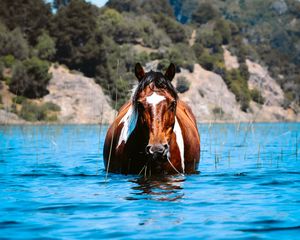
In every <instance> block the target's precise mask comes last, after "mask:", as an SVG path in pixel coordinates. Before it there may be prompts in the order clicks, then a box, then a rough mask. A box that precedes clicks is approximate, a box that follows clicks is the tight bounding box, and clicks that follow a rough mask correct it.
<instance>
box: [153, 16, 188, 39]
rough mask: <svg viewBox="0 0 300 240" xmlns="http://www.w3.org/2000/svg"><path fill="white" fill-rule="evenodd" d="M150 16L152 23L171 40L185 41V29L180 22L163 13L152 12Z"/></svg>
mask: <svg viewBox="0 0 300 240" xmlns="http://www.w3.org/2000/svg"><path fill="white" fill-rule="evenodd" d="M152 18H153V21H154V23H155V24H156V25H157V26H158V27H159V28H161V29H163V30H164V31H165V32H166V33H167V35H168V36H169V37H170V38H171V40H172V42H174V43H179V42H187V33H186V29H185V27H184V26H183V25H182V24H180V23H179V22H177V21H176V20H174V19H173V18H171V17H168V16H165V15H163V14H154V15H152Z"/></svg>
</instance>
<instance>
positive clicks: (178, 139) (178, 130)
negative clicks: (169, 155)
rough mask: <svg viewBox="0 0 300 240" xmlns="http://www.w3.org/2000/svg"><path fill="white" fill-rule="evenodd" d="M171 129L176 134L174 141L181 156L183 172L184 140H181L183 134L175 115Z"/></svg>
mask: <svg viewBox="0 0 300 240" xmlns="http://www.w3.org/2000/svg"><path fill="white" fill-rule="evenodd" d="M173 131H174V133H175V135H176V142H177V145H178V148H179V152H180V158H181V167H182V171H183V173H184V142H183V136H182V132H181V128H180V125H179V123H178V120H177V117H175V125H174V130H173Z"/></svg>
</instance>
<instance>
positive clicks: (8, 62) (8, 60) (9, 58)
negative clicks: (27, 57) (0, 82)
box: [2, 55, 16, 68]
mask: <svg viewBox="0 0 300 240" xmlns="http://www.w3.org/2000/svg"><path fill="white" fill-rule="evenodd" d="M2 61H3V64H4V66H5V67H7V68H11V67H12V66H13V65H14V63H15V61H16V60H15V57H14V56H13V55H6V56H4V57H3V58H2Z"/></svg>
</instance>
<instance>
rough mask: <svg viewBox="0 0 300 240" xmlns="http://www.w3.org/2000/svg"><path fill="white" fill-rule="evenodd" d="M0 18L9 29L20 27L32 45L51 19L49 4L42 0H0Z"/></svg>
mask: <svg viewBox="0 0 300 240" xmlns="http://www.w3.org/2000/svg"><path fill="white" fill-rule="evenodd" d="M0 20H1V22H3V23H4V24H5V25H6V26H7V28H8V29H9V30H13V29H16V28H20V30H21V32H22V33H24V34H25V36H26V39H27V40H28V41H29V43H30V44H32V45H34V44H35V43H36V40H37V38H38V36H40V35H41V33H42V31H43V29H47V28H48V23H49V20H51V5H50V3H45V1H43V0H30V1H23V0H14V1H11V0H1V4H0Z"/></svg>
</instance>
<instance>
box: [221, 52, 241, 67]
mask: <svg viewBox="0 0 300 240" xmlns="http://www.w3.org/2000/svg"><path fill="white" fill-rule="evenodd" d="M223 50H224V62H225V67H226V69H227V70H232V69H237V68H239V66H240V64H239V61H238V58H237V57H236V56H233V55H232V54H231V53H230V52H229V51H228V50H227V48H226V47H225V46H223Z"/></svg>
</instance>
